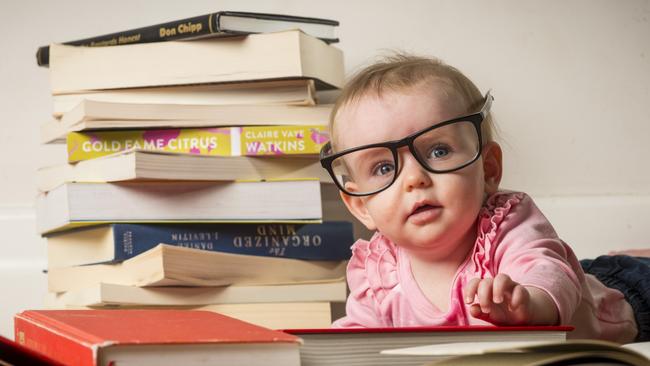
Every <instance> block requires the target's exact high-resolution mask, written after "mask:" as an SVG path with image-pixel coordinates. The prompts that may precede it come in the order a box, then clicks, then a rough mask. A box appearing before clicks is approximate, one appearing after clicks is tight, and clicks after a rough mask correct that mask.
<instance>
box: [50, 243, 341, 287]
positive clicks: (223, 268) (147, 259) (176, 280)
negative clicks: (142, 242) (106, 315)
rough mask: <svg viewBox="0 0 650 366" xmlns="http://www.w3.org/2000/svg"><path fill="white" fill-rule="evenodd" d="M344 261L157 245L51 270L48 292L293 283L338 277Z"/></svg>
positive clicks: (327, 280) (328, 279) (337, 278)
mask: <svg viewBox="0 0 650 366" xmlns="http://www.w3.org/2000/svg"><path fill="white" fill-rule="evenodd" d="M345 267H346V261H304V260H300V259H290V258H276V257H260V256H254V255H244V254H232V253H223V252H207V251H204V250H199V249H191V248H183V247H176V246H172V245H166V244H159V245H158V246H156V247H155V248H153V249H150V250H148V251H146V252H144V253H142V254H140V255H137V256H135V257H133V258H131V259H127V260H125V261H124V262H121V263H116V264H91V265H87V266H73V267H61V268H51V269H48V272H47V279H48V290H49V291H50V292H63V291H71V290H77V289H84V288H88V287H92V286H96V285H97V284H99V283H111V284H117V285H125V286H139V287H151V286H226V285H242V286H244V285H289V284H308V283H320V282H332V281H340V280H342V279H343V278H345Z"/></svg>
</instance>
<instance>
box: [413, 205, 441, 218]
mask: <svg viewBox="0 0 650 366" xmlns="http://www.w3.org/2000/svg"><path fill="white" fill-rule="evenodd" d="M436 208H440V206H433V205H429V204H425V205H422V206H419V207H417V208H416V209H415V210H413V212H411V215H410V216H413V215H417V214H419V213H421V212H426V211H430V210H435V209H436Z"/></svg>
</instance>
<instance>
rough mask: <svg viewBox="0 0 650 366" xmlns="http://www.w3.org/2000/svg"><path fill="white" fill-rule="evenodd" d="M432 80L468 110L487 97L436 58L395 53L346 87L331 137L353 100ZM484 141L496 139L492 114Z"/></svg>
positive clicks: (332, 119)
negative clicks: (345, 109)
mask: <svg viewBox="0 0 650 366" xmlns="http://www.w3.org/2000/svg"><path fill="white" fill-rule="evenodd" d="M423 83H429V84H430V85H431V86H433V84H434V83H435V86H436V87H441V88H442V91H443V92H445V93H446V94H447V95H452V96H455V97H458V98H461V99H462V100H463V102H464V104H465V107H466V108H467V113H473V112H477V111H478V109H479V108H481V106H482V105H483V102H484V96H483V95H482V94H481V92H480V91H479V90H478V88H477V87H476V85H474V83H473V82H472V81H471V80H470V79H468V78H467V77H466V76H465V75H463V73H461V72H460V71H459V70H458V69H456V68H455V67H453V66H449V65H447V64H445V63H444V62H442V61H441V60H439V59H437V58H434V57H421V56H414V55H409V54H406V53H394V54H392V55H389V56H386V57H384V58H382V59H380V60H379V61H378V62H375V63H374V64H372V65H370V66H368V67H366V68H364V69H362V70H361V71H359V72H357V73H356V74H355V75H354V76H353V77H352V78H351V79H350V80H349V81H348V82H347V83H346V84H345V86H344V87H343V90H342V91H341V94H340V95H339V96H338V98H337V100H336V103H335V104H334V108H333V109H332V113H331V114H330V120H329V131H330V138H331V140H332V146H333V147H335V145H336V143H335V141H334V136H335V134H334V122H335V120H336V116H337V114H338V113H339V112H340V111H341V110H342V109H343V108H345V107H346V106H347V105H349V104H351V103H355V102H358V101H359V99H361V98H363V97H364V96H367V95H369V94H371V93H375V95H376V96H381V94H382V93H383V92H385V91H403V90H405V89H408V88H411V87H414V86H416V85H421V84H423ZM481 135H482V139H483V143H486V142H489V141H492V139H493V121H492V116H491V114H488V115H487V116H486V118H485V120H484V121H483V123H482V126H481Z"/></svg>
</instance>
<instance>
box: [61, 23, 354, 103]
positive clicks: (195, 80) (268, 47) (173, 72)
mask: <svg viewBox="0 0 650 366" xmlns="http://www.w3.org/2000/svg"><path fill="white" fill-rule="evenodd" d="M188 55H191V57H189V56H188ZM279 79H313V80H315V82H316V88H317V89H337V88H340V87H341V86H342V85H343V79H344V72H343V53H342V52H341V50H339V49H337V48H335V47H333V46H330V45H328V44H327V43H325V42H323V41H321V40H319V39H317V38H314V37H311V36H308V35H306V34H304V33H302V32H300V31H286V32H278V33H265V34H254V35H250V36H248V37H234V38H228V39H201V40H196V41H192V42H179V41H170V42H156V43H142V44H129V45H124V46H120V47H79V46H66V45H60V44H53V45H51V46H50V85H51V91H52V94H55V95H56V94H62V93H78V92H80V91H86V90H96V89H120V88H139V87H140V88H141V87H149V86H171V85H188V84H202V83H230V82H244V81H262V80H264V81H271V80H279Z"/></svg>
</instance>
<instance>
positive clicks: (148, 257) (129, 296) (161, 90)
mask: <svg viewBox="0 0 650 366" xmlns="http://www.w3.org/2000/svg"><path fill="white" fill-rule="evenodd" d="M49 64H50V78H51V87H52V96H53V101H54V111H53V118H52V119H51V121H49V122H47V123H45V124H43V126H42V129H41V134H42V140H43V142H44V143H49V144H56V143H59V144H66V149H67V161H66V162H61V164H58V165H56V166H49V167H43V168H41V169H39V171H38V173H37V182H38V189H39V191H40V192H39V195H38V198H37V203H36V210H37V223H38V230H39V232H40V234H42V235H43V236H45V237H46V238H47V245H48V269H47V272H48V291H49V293H48V295H47V300H46V304H47V307H48V308H52V309H117V308H119V309H132V308H156V309H162V308H177V309H203V310H210V311H214V312H219V313H222V314H225V315H228V316H231V317H234V318H238V319H241V320H244V321H247V322H250V323H254V324H257V325H261V326H265V327H269V328H278V329H285V328H323V327H328V326H329V325H330V323H331V321H332V320H333V319H335V318H337V317H338V316H341V315H342V311H343V303H344V301H345V299H346V284H345V266H346V259H348V258H349V257H350V246H351V245H352V243H353V240H354V239H353V238H354V237H359V236H366V235H367V233H366V232H363V230H362V229H361V228H359V227H353V224H352V223H351V222H350V221H351V219H352V218H351V217H350V216H349V214H348V213H347V211H346V210H345V208H344V207H343V205H342V203H341V202H340V199H339V197H338V192H337V190H336V187H335V186H334V185H333V184H332V182H331V179H330V178H329V177H328V176H327V173H326V172H325V170H323V169H322V168H321V167H320V164H319V161H318V152H319V150H320V148H321V147H322V145H323V144H324V143H325V142H327V141H328V138H329V135H328V130H327V121H328V118H329V113H330V111H331V105H327V104H319V103H317V96H318V95H319V93H320V91H321V90H336V89H338V88H340V87H341V85H342V82H343V77H344V75H343V55H342V52H341V51H340V50H339V49H337V48H336V47H334V46H332V45H329V44H328V43H326V42H323V41H322V40H320V39H318V38H314V37H312V36H309V35H307V34H305V33H302V32H300V31H297V30H290V31H282V32H275V33H261V34H253V35H248V36H238V37H229V38H209V39H198V40H191V41H169V42H154V43H142V44H132V45H122V46H115V47H80V46H71V45H58V44H53V45H51V46H50V47H49Z"/></svg>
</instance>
